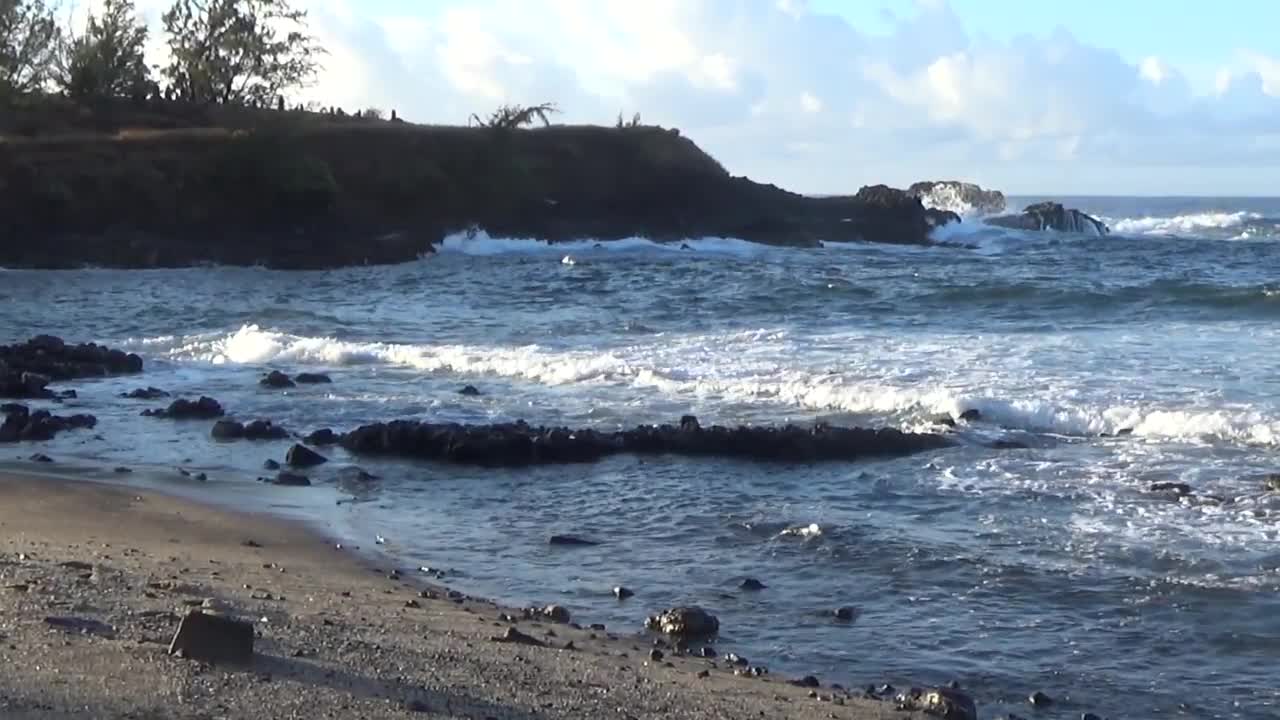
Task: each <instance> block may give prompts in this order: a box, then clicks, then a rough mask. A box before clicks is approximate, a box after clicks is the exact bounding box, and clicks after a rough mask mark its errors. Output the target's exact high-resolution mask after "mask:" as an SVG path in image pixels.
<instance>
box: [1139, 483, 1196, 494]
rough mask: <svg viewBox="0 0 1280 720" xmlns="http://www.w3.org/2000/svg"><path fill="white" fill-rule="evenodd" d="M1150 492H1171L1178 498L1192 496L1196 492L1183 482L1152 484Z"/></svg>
mask: <svg viewBox="0 0 1280 720" xmlns="http://www.w3.org/2000/svg"><path fill="white" fill-rule="evenodd" d="M1148 490H1150V491H1151V492H1171V493H1173V494H1174V495H1177V496H1178V497H1183V496H1186V495H1190V494H1192V493H1193V492H1195V491H1194V490H1192V489H1191V486H1190V485H1188V484H1186V483H1182V482H1158V483H1151V487H1149V488H1148Z"/></svg>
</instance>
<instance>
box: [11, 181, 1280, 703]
mask: <svg viewBox="0 0 1280 720" xmlns="http://www.w3.org/2000/svg"><path fill="white" fill-rule="evenodd" d="M1027 201H1030V199H1027ZM1022 202H1023V201H1021V200H1019V201H1018V203H1017V204H1022ZM1068 204H1071V205H1076V206H1079V207H1082V208H1083V209H1085V210H1088V211H1092V212H1094V213H1096V214H1098V215H1100V216H1103V217H1104V218H1105V219H1106V220H1107V222H1108V223H1109V224H1111V225H1112V227H1113V228H1115V229H1116V230H1117V234H1115V235H1112V236H1109V237H1104V238H1084V237H1074V236H1066V235H1058V234H1054V233H1049V234H1043V235H1035V236H1031V235H1025V234H1017V233H1010V232H1006V231H996V230H991V229H984V228H982V227H981V226H979V225H977V224H975V223H966V224H965V225H964V226H962V227H959V228H948V229H947V230H946V231H945V233H944V234H943V236H942V237H940V239H941V240H943V241H945V242H947V243H949V245H946V246H942V247H932V248H912V247H894V246H874V245H859V246H848V247H832V248H827V249H819V250H794V249H778V248H767V247H762V246H755V245H748V244H745V243H741V242H737V241H733V240H716V239H707V240H702V241H697V242H694V243H692V246H693V249H692V250H680V249H678V247H657V246H654V245H652V244H650V243H647V242H644V241H632V242H626V243H621V244H611V245H608V246H605V247H601V248H597V247H595V245H594V243H590V242H583V243H575V244H570V245H558V246H555V247H550V248H548V247H546V246H541V245H536V244H532V243H528V242H517V241H504V240H500V239H491V238H487V237H485V236H480V237H477V238H475V239H473V240H465V239H462V238H455V239H453V240H451V241H450V243H449V244H448V246H447V248H446V250H445V251H444V252H442V253H441V254H439V255H437V256H435V257H432V258H429V259H426V260H423V261H421V262H418V263H412V264H407V265H401V266H396V267H377V268H354V269H348V270H342V271H333V272H314V273H279V272H270V271H265V270H259V269H234V268H213V269H194V270H165V271H133V272H120V271H106V270H83V271H74V272H25V271H21V272H19V271H9V272H4V273H2V274H0V300H2V301H3V302H0V340H6V341H7V340H18V339H21V338H23V337H26V336H29V335H31V334H35V333H38V332H48V331H54V332H58V333H60V334H62V335H64V336H65V337H67V338H68V339H94V340H98V341H103V342H108V343H110V344H112V345H119V346H124V347H127V348H129V349H132V350H135V351H137V352H139V353H141V354H142V355H143V356H144V357H145V358H146V359H147V361H148V371H147V373H146V374H145V375H143V376H141V377H137V378H115V379H108V380H101V381H95V382H79V383H74V384H73V385H72V386H74V387H75V388H77V390H79V392H80V398H79V399H78V400H76V401H74V402H73V403H68V406H70V407H75V408H76V409H77V410H82V411H88V412H93V413H95V414H96V415H98V416H99V418H100V425H99V427H98V428H97V430H96V431H94V432H95V433H96V435H95V434H93V433H71V434H67V435H64V436H63V437H61V438H59V439H58V440H56V441H55V442H53V443H50V444H49V447H48V448H47V449H45V451H46V452H49V453H50V454H54V455H56V456H58V457H60V458H67V459H70V460H72V461H73V462H74V461H75V459H77V458H79V459H81V460H83V461H85V462H88V461H91V460H92V461H96V462H100V463H104V464H106V465H114V464H131V465H135V466H137V465H149V466H154V467H172V466H176V465H182V466H184V467H189V468H192V469H194V470H204V471H206V472H208V473H210V475H211V481H210V483H209V484H208V485H207V486H203V487H196V486H194V485H193V484H192V483H191V481H190V480H189V479H184V478H180V477H178V476H177V474H176V473H172V476H173V478H174V480H173V482H174V483H175V486H174V487H177V488H179V489H181V490H183V491H189V492H203V493H206V494H208V493H213V494H217V495H220V496H222V497H223V498H224V499H226V498H232V499H233V502H236V503H239V504H243V505H247V506H250V507H266V508H270V509H273V510H277V511H287V512H288V513H290V514H293V515H296V516H303V517H308V518H311V519H312V520H313V521H314V522H316V523H317V524H319V525H322V526H325V527H327V528H329V530H330V531H331V532H335V533H338V534H341V535H344V536H347V537H349V538H351V539H352V540H353V541H355V542H357V543H363V544H365V545H369V546H372V545H373V542H374V537H375V536H378V535H381V536H384V537H385V538H386V539H387V544H386V545H384V546H382V548H381V549H383V550H385V551H387V552H389V553H391V554H393V555H395V556H397V557H399V558H401V559H402V560H403V562H404V563H405V564H406V565H410V566H418V565H430V566H432V567H444V568H449V569H451V570H452V572H450V573H449V574H448V575H447V577H446V579H447V580H448V581H449V582H450V584H451V585H452V586H454V587H458V588H459V589H462V590H465V591H468V592H474V593H479V594H488V595H490V596H493V597H495V598H496V599H500V600H504V601H508V602H512V603H532V602H551V601H556V602H561V603H563V604H565V605H567V606H569V607H570V608H571V609H573V610H574V611H575V614H577V615H578V616H579V617H581V618H583V619H587V620H589V621H596V620H598V621H603V622H607V623H609V624H610V626H611V627H613V628H615V629H639V623H640V621H641V620H642V618H643V616H644V615H645V614H646V612H650V611H653V610H656V609H659V608H661V607H664V606H668V605H671V604H674V603H677V602H690V601H691V602H697V603H701V604H703V605H706V606H707V607H709V608H711V609H713V611H714V612H716V613H717V614H718V615H719V616H720V617H721V620H722V623H723V627H724V631H725V636H724V638H723V639H722V640H721V643H720V645H721V647H722V649H733V650H736V651H739V652H741V653H742V654H744V655H747V656H749V657H752V658H753V659H756V660H759V661H764V662H767V663H768V664H770V665H771V666H772V667H773V669H774V671H775V672H789V673H793V674H802V673H810V672H813V673H817V674H819V675H821V676H822V677H823V678H824V679H826V680H829V681H834V682H842V683H845V684H865V683H869V682H882V681H886V680H887V681H890V682H893V683H895V684H897V685H899V686H902V685H903V684H910V683H917V684H920V683H928V682H945V681H947V680H951V679H957V680H959V681H960V682H961V684H962V685H963V686H965V687H966V688H968V689H970V690H971V691H973V692H974V694H975V695H976V696H977V697H978V699H979V701H980V704H981V705H982V706H983V708H984V711H983V712H984V715H987V714H994V713H996V712H997V711H998V710H999V709H1001V708H1005V709H1007V710H1012V711H1016V712H1019V713H1021V714H1026V712H1025V711H1024V710H1023V707H1024V706H1025V700H1024V698H1025V697H1026V695H1027V694H1028V693H1030V692H1031V691H1033V690H1043V691H1045V692H1047V693H1049V694H1050V695H1053V696H1055V697H1058V698H1059V700H1060V702H1059V703H1058V704H1057V705H1056V706H1055V708H1054V709H1053V710H1051V711H1049V712H1046V713H1037V716H1038V717H1045V718H1054V717H1062V718H1068V717H1072V718H1074V717H1079V715H1080V713H1081V712H1083V711H1093V712H1098V713H1099V714H1102V715H1108V716H1112V717H1153V716H1160V715H1161V714H1164V713H1172V712H1177V711H1179V710H1178V709H1179V707H1180V706H1182V705H1184V704H1185V706H1186V708H1185V709H1184V710H1182V711H1181V712H1183V713H1184V715H1185V716H1187V717H1203V718H1262V717H1274V716H1275V715H1276V714H1277V713H1280V711H1278V710H1277V707H1278V706H1280V691H1277V689H1276V686H1275V682H1274V679H1273V672H1274V667H1275V664H1276V662H1277V660H1280V594H1277V590H1280V543H1277V535H1278V531H1280V496H1278V495H1275V494H1267V493H1265V492H1264V491H1263V488H1262V482H1261V480H1260V479H1259V477H1258V476H1259V475H1260V474H1265V473H1268V472H1271V471H1274V470H1276V465H1275V463H1274V461H1273V458H1274V454H1275V451H1276V445H1277V444H1280V393H1278V392H1277V390H1280V371H1278V370H1277V363H1276V362H1275V360H1274V348H1275V347H1276V346H1277V344H1276V340H1277V334H1278V332H1280V325H1278V324H1277V320H1278V319H1280V280H1277V279H1276V277H1275V274H1274V268H1275V267H1277V262H1278V261H1280V227H1278V226H1280V221H1278V220H1277V218H1280V202H1276V201H1260V200H1212V199H1201V200H1188V199H1166V200H1160V199H1154V200H1153V199H1114V198H1082V199H1077V200H1074V201H1072V202H1069V203H1068ZM566 259H567V260H568V261H567V262H566V261H565V260H566ZM269 368H279V369H283V370H286V371H289V372H294V371H300V370H311V371H325V372H328V373H330V374H331V375H332V376H333V378H334V380H335V382H334V384H333V385H330V386H313V387H301V388H298V389H296V390H291V391H287V392H279V391H269V390H266V389H262V388H259V387H258V386H257V385H256V379H257V378H258V377H259V375H260V374H261V373H262V372H263V371H265V370H266V369H269ZM463 384H473V385H476V386H478V387H479V388H481V390H482V391H483V392H484V394H483V395H482V396H481V397H478V398H470V397H464V396H461V395H459V394H457V390H458V389H459V388H460V387H461V386H462V385H463ZM139 385H156V386H160V387H163V388H165V389H168V390H171V391H175V392H181V393H184V394H191V395H195V394H207V395H211V396H213V397H216V398H218V399H220V400H222V401H223V403H224V404H225V405H226V406H227V407H228V408H229V409H230V410H231V411H232V412H233V413H234V414H235V415H236V416H237V417H239V418H241V419H245V420H248V419H253V418H257V417H265V418H270V419H273V420H275V421H276V422H278V423H281V424H283V425H285V426H286V427H288V428H290V429H293V430H296V431H299V432H309V431H310V430H313V429H316V428H318V427H325V426H328V427H334V428H336V429H350V428H352V427H355V426H356V425H358V424H361V423H364V422H371V421H375V420H386V419H392V418H399V417H419V418H430V419H445V420H460V421H469V422H490V421H495V420H510V419H516V418H524V419H526V420H528V421H530V422H532V423H555V424H566V425H572V426H596V427H606V428H612V427H618V426H624V425H634V424H637V423H641V422H661V421H671V420H674V419H676V418H678V417H679V416H680V415H682V414H686V413H693V414H696V415H698V416H699V417H700V418H701V419H702V420H703V422H704V423H707V422H720V423H737V422H752V423H779V422H786V421H796V422H808V421H812V420H815V419H820V418H821V419H829V420H831V421H832V422H834V423H838V424H871V425H894V426H901V427H905V428H910V429H933V430H942V429H943V428H940V427H938V426H936V425H934V424H933V420H934V418H935V417H936V416H938V415H940V414H948V413H950V414H956V415H958V414H959V413H961V412H963V411H964V410H968V409H978V410H980V411H981V412H982V414H983V418H984V419H983V421H981V422H977V423H971V424H967V425H966V424H962V425H961V427H960V428H959V429H958V430H957V431H956V432H955V435H956V438H957V440H958V441H959V444H958V445H957V447H955V448H953V449H948V450H944V451H939V452H936V453H930V454H925V455H919V456H914V457H910V458H905V459H897V460H888V461H875V462H864V463H845V464H827V465H817V466H803V465H798V466H792V465H753V464H744V463H737V462H725V461H715V460H689V459H678V458H658V459H653V458H646V459H639V458H633V457H619V458H612V459H610V460H607V461H605V462H601V463H599V464H595V465H588V466H571V467H549V468H537V469H532V470H518V471H517V470H511V471H508V470H484V469H471V468H455V467H445V466H438V465H431V464H422V463H409V462H399V461H385V460H383V461H372V462H370V461H363V460H362V461H360V465H361V466H362V467H364V468H365V469H367V470H369V471H370V472H373V473H374V474H376V475H379V476H380V477H381V479H380V480H379V481H376V482H373V483H364V484H359V485H352V484H349V483H346V484H344V483H341V482H339V481H338V480H336V475H337V467H338V466H341V465H344V464H348V463H353V462H355V460H354V459H351V458H347V457H345V456H344V455H343V454H342V453H341V452H339V451H335V452H333V453H332V455H333V457H334V459H335V460H336V461H338V462H335V463H331V464H330V465H331V467H329V466H327V467H326V468H323V469H321V470H320V471H319V472H317V473H316V474H315V475H314V476H313V479H315V480H317V481H318V482H319V483H320V487H317V488H312V489H310V490H308V489H283V488H267V487H264V486H261V485H259V484H257V483H256V482H255V481H254V478H255V477H256V476H257V475H258V474H260V470H259V468H260V466H261V463H262V461H263V460H264V459H266V458H267V457H277V458H278V457H280V456H281V455H282V453H283V451H284V449H285V448H286V446H287V444H285V443H260V444H252V443H238V444H226V445H224V444H218V443H215V442H213V441H212V440H211V439H210V438H209V435H208V432H209V424H208V423H199V422H197V423H173V422H169V421H162V420H153V419H149V418H141V417H139V416H138V412H139V411H140V410H141V409H143V408H145V407H151V406H154V405H156V404H157V403H140V402H136V401H124V400H119V399H116V398H115V395H116V394H118V393H120V392H123V391H125V390H128V389H131V388H133V387H137V386H139ZM1122 430H1126V431H1127V430H1132V434H1131V435H1126V436H1123V437H1115V435H1116V434H1117V433H1119V432H1120V431H1122ZM995 439H1011V440H1018V441H1020V442H1023V443H1025V444H1027V445H1029V446H1030V449H1025V450H992V449H989V448H987V447H985V445H984V443H987V442H988V441H991V440H995ZM31 451H32V450H31V449H30V448H26V447H23V448H20V449H18V450H17V451H15V452H16V453H17V454H29V453H30V452H31ZM1159 481H1179V482H1186V483H1189V484H1190V485H1192V486H1193V487H1194V488H1195V489H1196V491H1197V494H1198V495H1199V496H1202V497H1201V499H1198V500H1191V499H1188V500H1184V501H1181V502H1179V501H1177V500H1175V499H1172V498H1169V497H1165V496H1162V495H1159V494H1153V493H1150V492H1148V491H1147V487H1148V486H1149V485H1150V484H1151V483H1152V482H1159ZM285 491H288V492H285ZM1208 495H1213V496H1216V499H1215V498H1208V497H1204V496H1208ZM291 496H292V498H296V500H293V499H291ZM335 498H336V499H339V500H341V502H340V503H337V502H335V501H334V500H335ZM318 500H322V501H318ZM811 523H814V524H817V525H818V526H819V528H820V529H821V531H820V533H818V534H815V535H813V536H811V537H807V538H801V537H792V536H783V535H780V531H782V530H783V529H785V528H787V527H790V526H807V525H809V524H811ZM561 532H572V533H576V534H581V535H584V536H588V537H591V538H595V539H598V540H601V541H602V544H601V545H599V546H597V547H591V548H573V549H568V548H551V547H548V546H547V544H546V539H547V537H548V536H549V535H551V534H553V533H561ZM746 576H751V577H756V578H759V579H760V580H762V581H763V582H765V583H766V584H767V585H768V586H769V587H768V588H767V589H766V590H764V591H762V592H758V593H746V592H740V591H738V590H737V585H738V583H739V582H740V581H741V580H742V579H743V578H744V577H746ZM617 584H623V585H627V586H629V587H632V588H633V589H635V590H636V591H637V596H636V597H635V598H633V599H631V600H629V601H627V602H626V603H621V604H620V603H618V602H617V601H616V600H614V599H613V597H612V596H611V594H610V588H612V587H613V586H614V585H617ZM839 606H853V607H855V608H857V609H858V611H859V613H860V614H859V616H858V618H857V620H856V621H855V622H854V623H852V624H848V625H837V624H835V623H833V622H831V621H830V620H829V617H828V614H829V613H830V611H831V610H832V609H834V608H836V607H839ZM1002 703H1007V706H1006V705H1002Z"/></svg>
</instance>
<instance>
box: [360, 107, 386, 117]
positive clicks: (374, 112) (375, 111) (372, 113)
mask: <svg viewBox="0 0 1280 720" xmlns="http://www.w3.org/2000/svg"><path fill="white" fill-rule="evenodd" d="M361 117H363V118H364V119H365V120H381V119H382V118H383V117H384V115H383V113H382V109H381V108H376V107H371V108H365V111H364V113H363V114H362V115H361Z"/></svg>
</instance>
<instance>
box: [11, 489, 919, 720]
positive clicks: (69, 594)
mask: <svg viewBox="0 0 1280 720" xmlns="http://www.w3.org/2000/svg"><path fill="white" fill-rule="evenodd" d="M0 538H2V542H0V718H33V719H34V718H68V717H77V718H80V717H90V718H209V719H212V718H249V717H253V718H322V717H323V718H384V717H385V718H390V717H396V718H399V717H459V718H522V719H523V718H528V719H534V718H734V719H737V720H741V719H743V718H821V719H824V720H825V719H827V718H855V719H857V720H870V719H871V718H895V719H901V720H908V719H909V718H916V717H920V716H918V715H915V714H912V713H905V712H899V711H896V710H894V706H893V703H892V702H881V701H873V700H865V699H861V698H858V697H853V696H850V695H849V694H847V693H844V692H842V691H838V690H837V691H833V690H832V689H831V688H830V687H823V688H821V689H819V690H818V693H819V696H818V697H817V698H814V697H811V696H810V690H808V689H806V688H800V687H795V686H792V685H790V684H788V683H786V682H785V679H783V678H777V677H773V676H768V677H765V678H763V679H761V678H751V677H742V676H735V675H734V673H733V670H732V668H730V667H729V666H728V665H727V663H725V662H724V661H723V660H720V661H711V660H706V659H702V658H692V657H667V658H664V659H663V660H661V661H657V662H654V661H651V660H650V658H649V653H650V650H651V649H652V646H651V645H650V644H649V641H648V640H646V639H644V638H641V637H638V636H635V635H627V634H625V633H624V634H622V635H621V636H620V637H615V638H610V637H608V636H606V634H605V633H603V632H599V631H594V632H593V631H591V630H578V629H574V628H572V627H570V626H567V625H554V624H551V623H543V622H534V621H528V620H521V621H519V622H518V624H517V627H518V628H519V629H520V630H521V631H523V632H525V633H528V634H529V635H532V636H534V637H536V638H538V639H540V640H542V641H544V642H546V643H547V645H546V646H544V647H534V646H527V645H516V644H510V643H502V642H496V641H495V640H494V639H493V638H495V637H497V636H501V635H502V634H503V633H504V632H505V631H506V630H507V629H508V628H510V627H511V623H510V622H509V621H507V620H502V619H500V616H501V615H503V614H504V613H510V612H511V611H509V610H506V609H503V608H499V607H497V606H495V605H492V604H490V603H486V602H483V601H478V600H466V601H464V602H461V603H458V602H454V601H453V600H450V599H449V598H448V597H445V596H444V593H443V592H440V593H436V594H437V597H435V598H424V597H420V591H421V590H422V589H423V588H424V587H425V586H423V585H415V584H411V583H409V582H407V581H406V580H405V579H393V578H391V577H390V568H389V567H385V566H384V567H383V568H381V569H378V568H374V567H372V564H371V561H369V560H367V559H364V558H361V557H358V556H356V555H355V554H353V553H349V552H347V551H345V550H339V549H337V548H336V547H335V546H334V544H333V543H332V542H329V541H326V540H325V539H324V538H321V537H319V536H317V535H316V534H314V533H312V532H310V531H308V530H307V529H305V528H303V527H301V526H298V525H295V524H290V523H288V522H284V521H281V520H279V519H277V518H271V517H266V516H256V515H248V514H237V513H232V512H227V511H223V510H219V509H214V508H210V507H206V506H202V505H198V504H195V503H192V502H188V501H184V500H179V499H175V498H172V497H168V496H164V495H160V494H156V493H148V492H141V491H137V490H134V489H131V488H123V487H118V486H108V485H100V484H94V483H91V482H87V481H73V480H58V479H50V478H44V477H25V476H20V475H16V474H13V473H5V474H0ZM249 541H252V543H250V542H249ZM259 546H260V547H259ZM373 562H376V561H373ZM406 577H410V576H409V575H408V574H407V573H406ZM427 592H428V593H431V592H432V591H430V590H428V591H427ZM268 594H269V595H268ZM268 597H269V598H270V599H266V598H268ZM206 599H212V601H213V603H215V604H221V605H222V607H223V608H224V610H225V611H226V612H229V613H233V614H236V615H239V616H241V617H243V618H246V619H252V620H253V621H254V622H255V625H256V628H257V632H258V634H259V637H258V639H257V644H256V652H257V655H256V657H255V660H254V662H253V664H252V665H251V666H250V667H247V668H227V667H214V666H210V665H208V664H205V663H200V662H196V661H190V660H183V659H179V658H176V657H171V656H169V655H168V654H167V646H168V642H169V640H170V638H171V637H172V635H173V633H174V630H175V629H176V628H177V625H178V621H179V619H180V617H181V616H182V615H183V614H185V613H186V612H187V611H188V610H190V608H191V607H192V606H199V605H200V604H201V603H202V602H204V601H205V600H206ZM630 602H634V599H633V600H632V601H630ZM414 605H416V606H414ZM635 608H636V616H637V617H636V619H637V623H639V622H640V620H641V619H642V618H643V616H644V614H646V611H650V612H652V611H656V610H659V609H661V608H646V607H644V606H642V605H641V604H639V603H636V605H635ZM50 618H54V619H56V618H72V619H74V620H75V621H77V622H81V626H82V627H80V628H79V629H76V630H66V629H61V628H58V627H55V626H53V625H51V624H50V623H49V621H48V619H50ZM568 642H572V643H573V645H574V646H575V648H576V649H572V650H570V649H564V645H565V644H566V643H568ZM703 670H708V671H710V675H709V676H706V677H699V673H700V671H703Z"/></svg>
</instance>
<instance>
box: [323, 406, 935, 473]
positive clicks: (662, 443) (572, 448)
mask: <svg viewBox="0 0 1280 720" xmlns="http://www.w3.org/2000/svg"><path fill="white" fill-rule="evenodd" d="M341 444H342V446H343V447H345V448H346V449H347V450H348V451H350V452H352V453H356V454H367V455H393V456H399V457H409V458H418V459H422V460H435V461H441V462H449V463H456V464H461V465H482V466H490V467H519V466H526V465H546V464H555V463H578V462H594V461H596V460H600V459H601V458H604V457H607V456H610V455H618V454H636V455H663V454H671V455H687V456H708V457H725V458H740V459H747V460H762V461H788V462H817V461H829V460H858V459H862V458H869V457H885V456H897V455H906V454H910V453H915V452H922V451H925V450H935V449H939V448H943V447H948V446H950V445H951V442H950V441H949V440H947V439H946V438H944V437H942V436H940V435H932V434H919V433H904V432H901V431H898V430H894V429H881V430H870V429H863V428H839V427H831V426H827V425H818V426H815V427H811V428H810V427H799V426H795V425H787V426H785V427H750V426H742V427H737V428H729V427H722V426H714V427H710V428H703V427H700V426H699V425H698V423H697V419H696V418H692V417H686V418H685V419H684V422H682V425H681V426H673V425H661V426H654V425H642V426H639V427H636V428H634V429H631V430H623V431H619V432H604V431H599V430H591V429H580V430H571V429H568V428H544V427H534V426H531V425H528V424H526V423H524V422H516V423H507V424H496V425H458V424H435V423H427V422H420V421H416V420H396V421H393V422H389V423H377V424H374V425H365V426H363V427H360V428H357V429H355V430H353V431H351V432H349V433H347V434H346V435H344V436H342V439H341Z"/></svg>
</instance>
